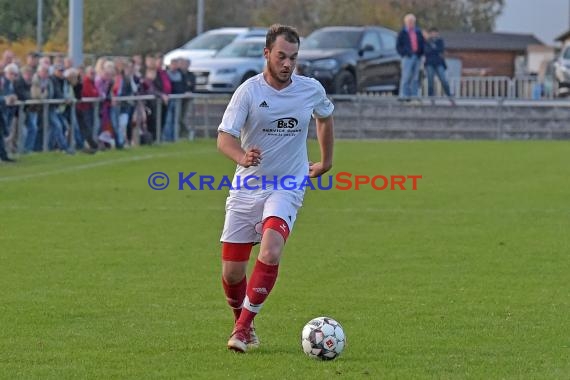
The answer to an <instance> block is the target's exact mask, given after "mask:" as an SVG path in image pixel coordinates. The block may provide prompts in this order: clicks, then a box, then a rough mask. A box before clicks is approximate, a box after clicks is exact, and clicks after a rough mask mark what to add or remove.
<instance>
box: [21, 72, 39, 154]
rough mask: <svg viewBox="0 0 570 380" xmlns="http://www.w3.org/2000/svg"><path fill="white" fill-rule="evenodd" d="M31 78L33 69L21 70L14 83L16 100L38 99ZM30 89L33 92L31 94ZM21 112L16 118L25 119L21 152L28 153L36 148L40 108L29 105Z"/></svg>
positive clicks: (36, 89) (37, 91) (37, 90)
mask: <svg viewBox="0 0 570 380" xmlns="http://www.w3.org/2000/svg"><path fill="white" fill-rule="evenodd" d="M33 76H34V68H33V67H32V66H24V67H22V70H21V75H20V78H19V79H18V80H17V81H16V83H15V91H16V95H17V96H18V100H20V101H26V100H31V99H39V96H40V93H39V89H38V87H37V86H36V87H34V86H33ZM32 89H33V90H34V91H33V93H32ZM19 110H23V111H24V112H23V113H19V114H18V117H19V118H20V117H22V118H24V119H25V126H26V129H25V135H24V138H23V139H20V141H23V144H24V146H23V152H24V153H29V152H31V151H33V150H34V148H35V146H36V137H37V135H38V111H40V110H41V106H39V105H35V104H31V105H27V106H25V107H24V108H19Z"/></svg>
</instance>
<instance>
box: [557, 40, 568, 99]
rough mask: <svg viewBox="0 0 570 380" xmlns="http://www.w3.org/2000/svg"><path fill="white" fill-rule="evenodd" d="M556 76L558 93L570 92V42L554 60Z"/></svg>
mask: <svg viewBox="0 0 570 380" xmlns="http://www.w3.org/2000/svg"><path fill="white" fill-rule="evenodd" d="M554 76H555V78H556V82H557V84H558V95H559V96H568V95H569V94H570V44H566V45H565V46H564V47H563V48H562V50H561V51H560V54H559V55H558V58H556V61H555V62H554Z"/></svg>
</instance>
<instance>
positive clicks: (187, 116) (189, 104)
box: [178, 58, 196, 140]
mask: <svg viewBox="0 0 570 380" xmlns="http://www.w3.org/2000/svg"><path fill="white" fill-rule="evenodd" d="M190 64H191V61H190V60H189V59H188V58H178V67H179V70H180V73H181V74H182V78H183V80H184V82H185V83H186V92H187V93H188V92H194V88H195V86H196V76H195V75H194V73H193V72H191V71H190ZM193 100H194V99H192V98H185V99H183V101H182V115H183V116H182V119H183V125H184V129H185V130H186V133H187V137H188V139H189V140H193V139H194V129H193V128H192V122H191V119H192V113H193V107H194V103H193Z"/></svg>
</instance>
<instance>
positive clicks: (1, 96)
mask: <svg viewBox="0 0 570 380" xmlns="http://www.w3.org/2000/svg"><path fill="white" fill-rule="evenodd" d="M16 68H17V67H16ZM12 69H13V68H12V67H11V66H10V65H8V66H6V67H5V69H4V72H5V74H7V73H8V72H10V71H12ZM8 76H11V74H8ZM16 100H17V97H16V95H15V93H14V88H13V84H12V82H11V81H10V79H8V77H7V76H6V75H3V76H2V77H0V160H1V161H5V162H13V161H14V160H13V159H12V158H10V157H9V156H8V152H7V151H6V146H5V142H4V138H5V137H6V136H7V135H8V134H9V133H10V131H9V126H8V124H7V122H8V117H7V113H8V106H10V105H11V104H14V102H15V101H16Z"/></svg>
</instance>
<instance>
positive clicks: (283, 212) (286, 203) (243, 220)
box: [220, 190, 304, 243]
mask: <svg viewBox="0 0 570 380" xmlns="http://www.w3.org/2000/svg"><path fill="white" fill-rule="evenodd" d="M303 196H304V191H293V190H281V191H263V192H256V193H243V192H230V196H229V197H228V198H227V199H226V219H225V222H224V230H223V232H222V237H221V238H220V241H222V242H226V243H259V242H260V241H261V233H262V222H263V221H264V220H265V219H267V218H268V217H270V216H276V217H278V218H281V219H283V220H284V221H285V222H286V223H287V225H288V226H289V232H291V231H293V224H295V219H296V218H297V210H299V208H300V207H301V206H302V204H303Z"/></svg>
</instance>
